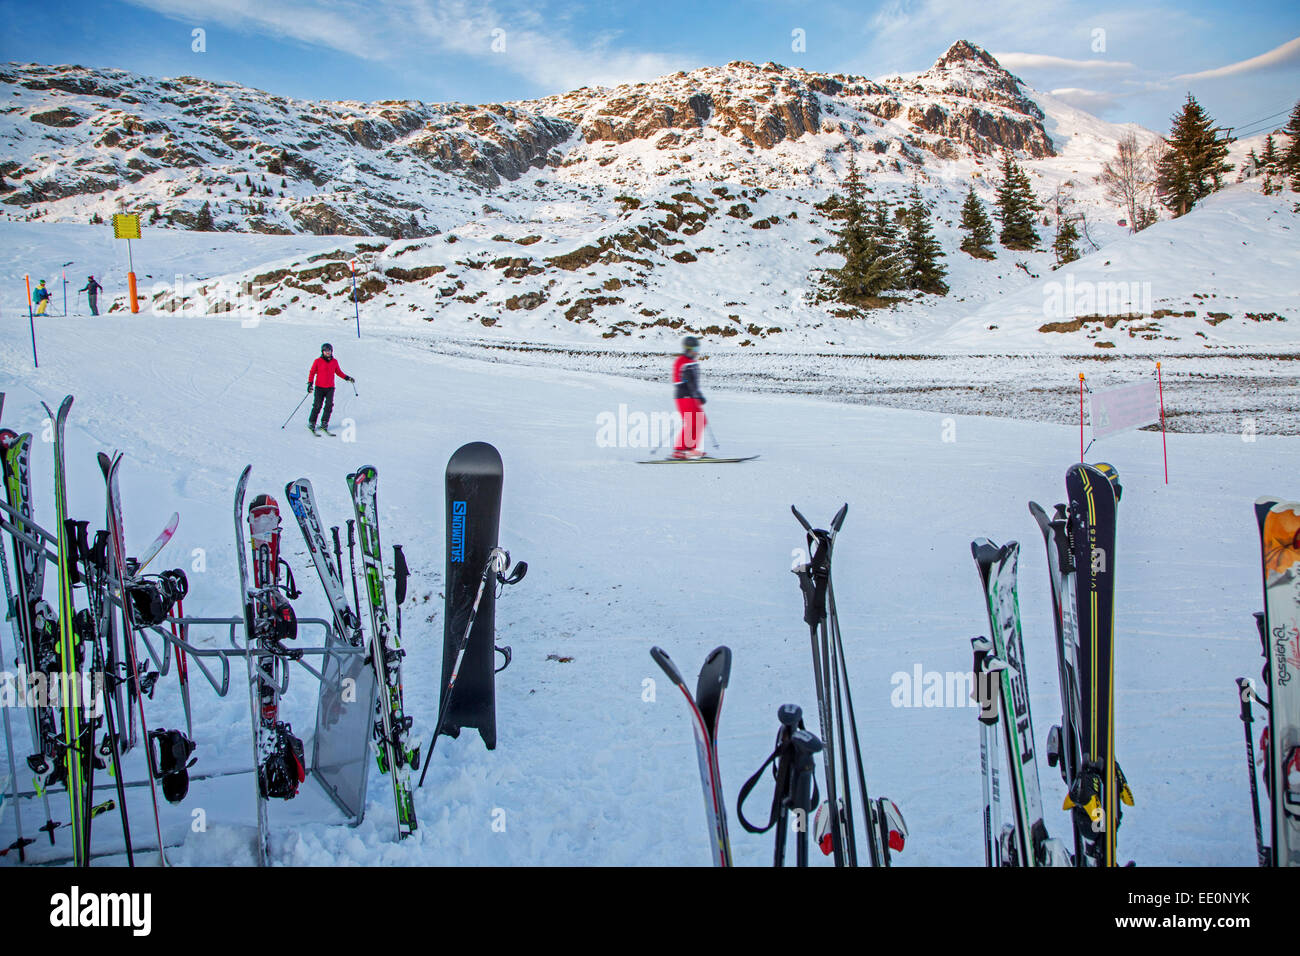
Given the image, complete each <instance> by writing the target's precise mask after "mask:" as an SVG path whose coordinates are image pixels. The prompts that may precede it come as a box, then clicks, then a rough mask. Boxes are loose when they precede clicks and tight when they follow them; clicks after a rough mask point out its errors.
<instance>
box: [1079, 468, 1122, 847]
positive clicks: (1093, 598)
mask: <svg viewBox="0 0 1300 956" xmlns="http://www.w3.org/2000/svg"><path fill="white" fill-rule="evenodd" d="M1065 490H1066V495H1067V497H1068V498H1069V510H1068V522H1069V527H1068V533H1069V537H1070V548H1071V553H1072V557H1073V559H1074V568H1075V577H1076V582H1075V587H1076V603H1075V607H1076V611H1077V620H1078V628H1079V674H1078V678H1079V691H1080V707H1079V711H1080V728H1079V758H1080V763H1079V770H1078V772H1077V773H1076V775H1075V778H1074V780H1072V781H1071V782H1070V792H1069V796H1068V797H1066V800H1065V809H1073V810H1075V813H1076V824H1075V826H1076V829H1077V830H1079V831H1080V832H1083V833H1086V834H1087V837H1088V838H1087V839H1085V841H1084V844H1085V845H1084V855H1085V857H1086V858H1087V862H1089V863H1091V864H1092V865H1096V866H1115V865H1117V860H1116V856H1115V837H1116V831H1117V830H1118V828H1119V823H1120V816H1121V809H1120V804H1121V803H1126V804H1128V805H1130V806H1132V804H1133V797H1132V794H1131V793H1130V792H1129V789H1128V785H1127V783H1126V782H1125V780H1124V775H1123V773H1122V772H1121V771H1120V769H1119V766H1118V764H1117V763H1116V761H1115V657H1114V649H1115V517H1116V510H1117V509H1116V505H1117V503H1118V501H1119V481H1118V478H1117V477H1116V476H1115V471H1114V469H1113V468H1111V467H1110V466H1109V465H1097V466H1094V465H1084V464H1079V465H1072V466H1071V467H1070V468H1069V470H1068V471H1067V472H1066V474H1065Z"/></svg>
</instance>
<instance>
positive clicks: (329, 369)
mask: <svg viewBox="0 0 1300 956" xmlns="http://www.w3.org/2000/svg"><path fill="white" fill-rule="evenodd" d="M335 375H337V376H338V377H339V378H341V379H343V381H345V382H350V381H352V376H351V375H349V374H348V373H347V372H345V371H343V369H341V368H339V360H338V359H336V358H332V359H329V360H328V361H327V360H325V359H324V358H318V359H317V360H316V361H314V362H312V363H311V371H310V372H308V373H307V384H308V385H310V384H312V383H313V382H315V383H316V387H317V388H333V387H334V376H335Z"/></svg>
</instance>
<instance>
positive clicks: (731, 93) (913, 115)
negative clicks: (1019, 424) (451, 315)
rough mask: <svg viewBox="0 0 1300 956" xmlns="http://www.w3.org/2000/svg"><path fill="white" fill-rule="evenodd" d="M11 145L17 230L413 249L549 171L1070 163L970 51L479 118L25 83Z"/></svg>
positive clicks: (578, 174) (771, 74)
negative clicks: (223, 232)
mask: <svg viewBox="0 0 1300 956" xmlns="http://www.w3.org/2000/svg"><path fill="white" fill-rule="evenodd" d="M642 144H649V145H651V146H652V147H653V149H652V150H650V151H648V152H647V151H646V150H645V149H644V148H642ZM0 145H3V149H2V150H0V155H4V156H7V157H9V158H7V159H4V160H0V214H3V215H7V216H8V217H9V218H20V219H43V220H60V219H63V220H76V221H85V220H86V219H87V218H89V217H91V216H92V215H99V216H108V215H109V214H111V213H113V212H116V211H120V210H123V209H129V210H131V211H136V212H141V213H143V214H144V216H145V218H146V221H147V222H150V223H154V224H163V225H167V224H171V225H174V226H178V227H183V228H188V227H192V226H193V225H194V224H195V223H196V222H197V221H198V220H199V217H200V210H201V209H202V207H203V206H204V204H207V206H208V210H209V212H210V214H211V215H212V217H213V221H214V223H215V225H216V227H217V228H218V229H229V230H247V231H260V232H320V233H324V232H330V233H341V234H352V235H369V234H375V235H382V236H385V237H394V236H400V237H405V238H412V237H418V236H426V235H432V234H435V233H437V232H439V231H440V229H442V228H444V227H445V226H446V224H447V222H448V221H451V220H463V219H464V218H466V217H469V216H472V215H475V214H477V212H478V210H479V206H481V205H482V199H481V198H477V199H476V198H475V197H482V196H484V195H485V194H486V193H488V192H491V191H496V190H500V189H503V188H508V187H509V185H510V184H512V183H515V182H517V181H519V180H520V179H521V178H523V177H525V176H526V174H528V173H529V172H530V171H532V170H539V169H550V170H554V171H555V175H556V178H557V179H558V180H560V181H562V182H564V183H566V184H570V185H573V184H577V185H584V186H590V187H593V188H613V189H616V190H621V191H628V190H631V191H635V192H643V193H645V192H651V191H653V190H654V189H655V188H656V185H657V183H659V182H665V181H666V182H669V183H672V182H682V181H688V182H705V181H707V182H727V183H733V184H735V185H740V186H762V187H767V188H773V187H776V188H802V187H806V188H810V189H819V188H824V187H826V186H827V185H833V183H834V182H835V179H836V175H837V174H836V172H835V171H836V168H837V160H836V154H838V153H840V152H842V151H843V150H845V149H846V148H848V147H850V146H852V147H856V148H859V149H867V150H871V151H872V152H874V154H876V156H875V157H872V158H873V159H874V166H873V165H872V164H870V163H868V164H864V167H865V171H866V173H867V175H868V176H870V175H872V173H873V171H883V170H886V169H887V168H891V167H892V168H893V169H894V170H895V171H902V170H903V169H904V168H905V167H912V168H914V169H915V168H919V167H924V166H926V165H927V164H935V163H940V162H943V161H951V160H957V159H961V158H963V157H980V156H985V155H988V154H991V153H994V152H996V151H999V150H1001V149H1003V148H1009V149H1013V150H1016V151H1019V152H1021V153H1023V154H1027V155H1028V156H1031V157H1043V156H1050V155H1052V154H1053V146H1052V142H1051V140H1050V139H1049V137H1048V136H1047V133H1046V131H1045V130H1044V128H1043V113H1042V110H1041V109H1040V108H1039V107H1038V105H1037V104H1036V103H1035V102H1034V101H1033V99H1031V98H1030V97H1029V95H1028V94H1027V93H1026V91H1025V90H1024V88H1023V87H1022V85H1021V83H1020V81H1019V80H1017V79H1016V77H1014V76H1012V75H1011V74H1010V73H1007V72H1006V71H1005V70H1003V69H1002V68H1001V67H1000V66H999V65H998V63H997V61H996V60H995V59H994V58H993V57H992V56H990V55H989V54H988V53H987V52H985V51H984V50H981V49H979V48H978V47H976V46H973V45H972V44H969V43H967V42H965V41H960V42H958V43H955V44H953V46H952V47H951V48H950V49H949V50H948V51H947V52H946V53H945V54H944V55H943V56H942V57H940V58H939V60H938V61H937V62H936V63H935V64H934V65H933V66H932V67H931V68H930V69H929V70H927V71H925V72H924V73H921V74H919V75H917V76H915V77H913V78H909V79H902V78H898V79H897V80H892V81H884V82H874V81H872V80H868V79H866V78H864V77H857V76H847V75H843V74H835V75H831V74H823V73H812V72H808V71H806V70H802V69H798V68H792V67H785V66H781V65H778V64H775V63H767V64H763V65H761V66H760V65H756V64H753V63H746V62H733V63H728V64H727V65H726V66H720V67H703V68H700V69H697V70H692V71H690V72H689V73H687V72H681V73H676V74H673V75H671V76H665V77H661V78H659V79H657V80H654V81H653V82H649V83H636V84H625V85H622V86H618V87H614V88H612V89H607V88H601V89H590V88H584V89H580V90H575V91H573V92H570V93H565V94H562V95H558V96H551V97H546V98H543V99H539V100H532V101H521V102H515V103H508V104H489V105H482V106H468V105H463V104H456V103H452V104H426V103H421V102H415V101H383V102H376V103H353V102H305V101H299V100H291V99H287V98H285V97H280V96H275V95H272V94H268V93H264V92H261V91H259V90H254V89H250V88H247V87H242V86H239V85H237V84H232V83H217V82H212V81H209V80H202V79H196V78H194V77H178V78H175V79H152V78H147V77H142V76H138V75H135V74H131V73H127V72H125V71H121V70H111V69H102V70H92V69H87V68H84V67H79V66H39V65H17V64H8V65H6V66H4V67H0ZM659 177H666V180H660V179H659Z"/></svg>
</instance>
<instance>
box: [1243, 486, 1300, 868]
mask: <svg viewBox="0 0 1300 956" xmlns="http://www.w3.org/2000/svg"><path fill="white" fill-rule="evenodd" d="M1270 502H1271V504H1270ZM1265 508H1267V510H1265ZM1255 513H1256V518H1257V519H1258V521H1259V529H1260V554H1261V558H1262V565H1263V576H1264V619H1263V623H1264V627H1263V633H1264V651H1265V668H1264V677H1265V680H1266V681H1267V683H1268V739H1267V740H1266V741H1265V743H1264V746H1263V748H1262V749H1263V750H1264V784H1265V791H1266V792H1267V793H1268V796H1269V799H1270V801H1271V803H1272V812H1271V813H1270V830H1271V832H1272V841H1273V842H1272V852H1271V859H1272V863H1273V865H1274V866H1300V503H1298V502H1273V501H1272V500H1271V499H1267V498H1265V499H1260V501H1258V502H1257V503H1256V506H1255ZM1252 779H1253V778H1252Z"/></svg>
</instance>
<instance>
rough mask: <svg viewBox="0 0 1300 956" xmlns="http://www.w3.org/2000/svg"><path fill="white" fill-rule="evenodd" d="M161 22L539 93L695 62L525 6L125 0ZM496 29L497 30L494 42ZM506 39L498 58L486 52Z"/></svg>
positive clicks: (516, 0)
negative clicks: (457, 69) (458, 68)
mask: <svg viewBox="0 0 1300 956" xmlns="http://www.w3.org/2000/svg"><path fill="white" fill-rule="evenodd" d="M129 2H131V3H134V4H136V5H137V6H141V7H145V8H147V9H150V10H153V11H155V12H157V13H161V14H163V15H164V16H169V17H173V18H176V19H181V20H185V21H187V22H191V23H194V24H196V25H199V26H202V25H203V24H204V23H209V24H210V23H217V24H220V25H222V26H225V27H228V28H230V29H235V30H243V31H246V32H250V33H258V34H264V35H268V36H274V37H282V38H287V39H291V40H296V41H298V42H300V43H303V44H306V45H307V46H314V47H323V48H326V49H331V50H336V51H339V52H341V53H345V54H348V55H350V56H355V57H358V58H360V59H364V60H370V61H386V62H389V63H398V64H403V63H406V62H408V61H409V62H412V63H418V62H419V61H420V59H424V58H428V57H430V56H437V55H438V54H439V53H452V54H458V55H461V56H466V57H473V58H477V59H479V60H481V62H482V64H483V66H484V68H487V69H499V70H505V71H508V72H510V73H513V74H515V75H518V76H521V77H524V78H525V79H528V80H530V81H532V82H533V83H535V84H537V85H538V86H541V87H543V88H545V89H548V90H550V91H554V92H563V91H567V90H570V89H574V88H576V87H580V86H589V85H617V84H619V83H625V82H634V81H639V80H649V79H653V78H654V77H656V76H661V75H663V74H665V73H673V72H676V71H677V70H679V69H690V68H691V67H693V66H696V65H698V64H696V63H691V62H687V61H686V60H685V59H684V58H682V57H676V56H669V55H666V54H661V53H656V52H652V51H638V50H629V49H615V48H614V47H615V44H616V43H617V41H618V40H619V39H620V37H619V36H618V35H617V34H596V35H587V36H584V37H583V39H582V41H579V40H575V39H573V38H572V36H571V35H570V34H569V33H567V32H565V31H564V29H563V28H564V25H565V24H566V23H568V22H569V21H570V18H569V17H567V16H564V15H561V14H557V15H555V16H551V15H550V14H547V13H545V12H544V11H543V10H542V9H540V8H539V6H538V5H536V4H528V3H527V2H525V0H508V2H506V3H505V4H501V5H496V4H493V3H491V2H485V3H473V4H471V3H467V2H464V0H371V2H365V0H276V2H275V3H266V2H264V0H129ZM494 30H500V31H504V33H503V34H501V33H499V34H497V36H496V37H494V36H493V31H494ZM494 39H497V40H498V43H497V46H498V47H500V46H501V42H502V41H504V49H503V50H499V51H497V50H494V49H493V41H494Z"/></svg>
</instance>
